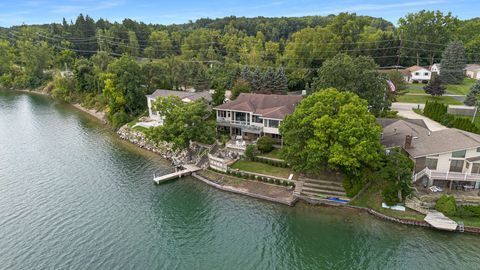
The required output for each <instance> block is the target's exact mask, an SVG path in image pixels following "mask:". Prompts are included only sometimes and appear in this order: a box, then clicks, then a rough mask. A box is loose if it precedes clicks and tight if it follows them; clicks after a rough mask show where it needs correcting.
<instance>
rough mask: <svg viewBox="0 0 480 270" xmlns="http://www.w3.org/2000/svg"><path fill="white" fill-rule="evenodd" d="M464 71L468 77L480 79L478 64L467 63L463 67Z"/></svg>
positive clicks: (479, 66)
mask: <svg viewBox="0 0 480 270" xmlns="http://www.w3.org/2000/svg"><path fill="white" fill-rule="evenodd" d="M465 73H466V75H467V77H469V78H472V79H477V80H480V65H479V64H468V65H467V66H466V68H465Z"/></svg>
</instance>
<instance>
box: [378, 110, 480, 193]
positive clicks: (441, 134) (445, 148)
mask: <svg viewBox="0 0 480 270" xmlns="http://www.w3.org/2000/svg"><path fill="white" fill-rule="evenodd" d="M377 123H379V124H381V125H382V127H383V133H382V138H381V142H382V144H383V145H384V146H385V147H386V148H387V149H388V148H392V147H400V148H402V149H403V151H404V152H405V153H406V154H407V155H408V156H409V157H410V158H411V159H412V160H413V161H414V162H415V168H414V172H413V181H414V182H416V183H419V184H422V185H423V186H425V187H427V186H432V185H436V186H440V187H445V188H450V189H451V188H455V187H462V188H463V187H469V188H472V189H479V188H480V135H478V134H474V133H471V132H467V131H463V130H459V129H455V128H448V129H442V130H439V131H430V130H429V129H428V128H427V127H426V125H425V123H423V120H412V119H405V120H399V119H387V120H385V119H378V120H377Z"/></svg>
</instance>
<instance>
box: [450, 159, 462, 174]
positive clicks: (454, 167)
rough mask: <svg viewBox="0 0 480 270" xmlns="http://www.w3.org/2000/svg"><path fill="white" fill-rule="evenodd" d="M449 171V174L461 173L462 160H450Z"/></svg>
mask: <svg viewBox="0 0 480 270" xmlns="http://www.w3.org/2000/svg"><path fill="white" fill-rule="evenodd" d="M450 171H451V172H462V171H463V160H455V159H452V160H451V161H450Z"/></svg>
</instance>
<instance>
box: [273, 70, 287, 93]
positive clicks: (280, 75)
mask: <svg viewBox="0 0 480 270" xmlns="http://www.w3.org/2000/svg"><path fill="white" fill-rule="evenodd" d="M287 91H288V79H287V76H286V75H285V70H284V69H283V67H280V68H278V69H277V72H276V73H275V78H274V80H273V92H274V93H275V94H286V93H287Z"/></svg>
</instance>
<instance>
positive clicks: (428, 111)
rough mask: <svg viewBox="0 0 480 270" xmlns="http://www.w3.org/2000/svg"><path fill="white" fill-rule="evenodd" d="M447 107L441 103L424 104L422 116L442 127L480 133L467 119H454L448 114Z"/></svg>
mask: <svg viewBox="0 0 480 270" xmlns="http://www.w3.org/2000/svg"><path fill="white" fill-rule="evenodd" d="M447 112H448V105H445V104H443V103H438V102H436V101H434V102H429V101H427V102H426V103H425V108H424V109H423V114H424V115H425V116H427V117H428V118H430V119H433V120H435V121H437V122H439V123H441V124H442V125H444V126H447V127H450V128H458V129H461V130H465V131H469V132H473V133H480V129H479V128H478V127H477V126H476V125H475V124H473V123H472V122H471V121H470V120H469V119H467V118H462V117H455V116H454V115H451V114H448V113H447Z"/></svg>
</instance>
